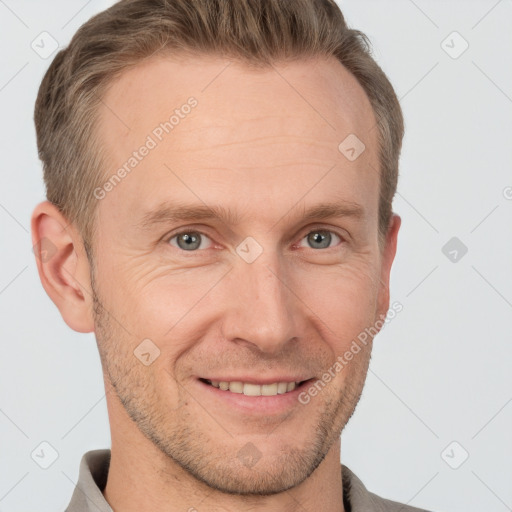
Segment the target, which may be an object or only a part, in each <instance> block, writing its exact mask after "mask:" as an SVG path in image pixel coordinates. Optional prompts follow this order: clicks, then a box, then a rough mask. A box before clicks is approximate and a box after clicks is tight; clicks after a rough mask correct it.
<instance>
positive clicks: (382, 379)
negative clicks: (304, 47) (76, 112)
mask: <svg viewBox="0 0 512 512" xmlns="http://www.w3.org/2000/svg"><path fill="white" fill-rule="evenodd" d="M111 3H113V2H110V1H101V0H91V1H89V2H87V1H85V0H80V1H78V0H73V1H70V0H53V1H51V2H50V1H46V2H36V1H35V0H34V1H28V0H19V1H15V0H0V37H1V40H0V42H1V54H2V65H1V66H0V106H1V112H2V122H1V126H0V130H1V132H0V150H1V152H0V154H1V163H0V169H1V178H2V179H1V184H2V186H1V187H0V228H1V233H2V237H1V241H2V251H1V265H0V312H1V315H2V324H1V325H2V357H1V358H0V375H1V387H0V439H1V451H0V453H1V457H2V458H1V465H0V511H1V512H11V511H13V512H14V511H20V510H38V511H40V512H50V511H56V510H63V509H64V508H65V506H66V505H67V503H68V502H69V499H70V496H71V493H72V491H73V489H74V484H75V482H76V479H77V476H78V465H79V461H80V458H81V456H82V454H83V453H84V452H85V451H87V450H90V449H94V448H102V447H110V434H109V428H108V417H107V410H106V403H105V398H104V388H103V381H102V375H101V368H100V362H99V356H98V353H97V349H96V345H95V339H94V336H93V334H87V335H85V334H78V333H75V332H73V331H72V330H70V329H69V328H68V327H67V326H66V324H65V323H64V322H63V320H62V319H61V317H60V314H59V312H58V310H57V308H56V307H55V306H54V305H53V303H52V302H51V301H50V299H49V298H48V297H47V296H46V294H45V292H44V290H43V288H42V286H41V284H40V281H39V277H38V275H37V269H36V265H35V261H34V256H33V253H32V248H31V239H30V235H29V229H30V223H29V219H30V214H31V212H32V209H33V207H34V206H35V204H36V203H37V202H39V201H41V200H43V199H44V189H43V185H42V174H41V167H40V163H39V161H38V159H37V153H36V144H35V132H34V128H33V121H32V113H33V106H34V101H35V97H36V93H37V89H38V86H39V83H40V80H41V78H42V75H43V73H44V71H45V70H46V68H47V67H48V65H49V63H50V61H51V58H52V57H50V58H48V59H46V60H45V59H43V58H41V57H40V56H39V55H38V54H37V53H36V52H35V51H34V50H33V49H32V48H31V43H32V41H34V40H36V42H37V41H38V39H37V38H38V37H39V34H41V32H43V31H47V32H48V33H49V34H51V36H52V37H53V38H54V39H55V40H57V41H58V43H59V44H60V45H61V46H64V45H66V44H67V42H68V41H69V39H70V38H71V36H72V35H73V33H74V32H75V31H76V29H77V28H78V27H79V26H80V25H81V24H82V23H83V22H84V21H86V20H87V19H88V18H89V17H90V16H92V15H93V14H95V13H96V12H98V11H100V10H103V9H104V8H105V7H107V6H109V5H111ZM339 3H340V6H341V8H342V10H343V12H344V13H345V15H346V18H347V20H348V21H349V23H350V24H351V25H352V26H354V27H355V28H358V29H360V30H362V31H364V32H365V33H366V34H367V35H368V36H369V37H370V39H371V41H372V43H373V45H374V51H375V56H376V58H377V60H378V62H379V63H380V64H381V66H382V67H383V69H384V71H385V72H386V73H387V74H388V76H389V77H390V79H391V82H392V83H393V85H394V86H395V89H396V91H397V93H398V95H399V97H400V99H401V103H402V107H403V109H404V115H405V120H406V137H405V140H404V148H403V153H402V159H401V177H400V181H399V187H398V193H397V196H396V199H395V203H394V209H395V211H396V212H397V213H399V214H400V215H401V216H402V228H401V232H400V235H399V246H398V253H397V257H396V260H395V264H394V269H393V272H392V286H391V288H392V298H391V300H392V301H399V302H400V303H401V304H403V311H402V312H400V313H399V314H398V315H397V316H396V318H395V319H393V321H392V322H390V323H389V324H388V325H387V326H386V327H385V328H384V330H383V331H382V332H381V333H380V334H379V336H378V337H377V339H376V341H375V349H374V354H373V357H372V361H371V365H370V372H369V375H368V379H367V383H366V387H365V390H364V392H363V397H362V399H361V402H360V403H359V405H358V407H357V410H356V413H355V415H354V417H353V418H352V420H351V421H350V423H349V425H348V427H347V428H346V430H345V432H344V435H343V437H342V461H343V462H344V463H345V464H346V465H348V466H349V467H350V468H351V469H352V470H353V471H355V472H356V474H357V475H358V476H359V477H360V478H362V480H363V481H364V483H365V484H366V486H367V487H368V488H369V489H370V490H372V491H373V492H375V493H377V494H380V495H382V496H385V497H388V498H391V499H395V500H398V501H402V502H407V503H410V504H411V505H415V506H420V507H425V508H428V509H432V510H436V511H451V512H456V511H461V512H462V511H464V512H467V511H469V510H475V511H476V510H485V511H486V512H491V511H496V512H502V511H503V512H504V511H507V510H512V485H511V482H512V465H511V462H510V461H511V460H512V438H511V432H512V428H511V427H512V372H511V371H510V366H511V361H512V358H511V355H512V337H511V334H512V327H511V324H512V322H511V320H512V315H511V313H512V270H511V268H512V259H511V255H512V234H511V231H512V230H511V225H512V224H511V220H512V172H511V167H512V165H511V164H512V137H511V136H512V66H511V63H512V60H511V49H512V31H511V30H510V27H511V21H512V2H511V1H510V0H501V1H496V0H492V1H491V0H479V1H467V0H465V1H450V2H446V1H445V2H441V1H436V2H434V1H426V0H416V1H412V0H387V1H383V0H379V1H377V0H375V1H370V0H365V1H361V0H359V1H356V0H350V1H340V2H339ZM454 31H456V32H458V33H459V34H460V36H458V35H456V34H455V35H454V34H452V33H453V32H454ZM45 37H46V36H45ZM443 41H445V42H444V43H443ZM464 41H467V43H468V44H469V47H468V48H467V50H466V51H465V52H464V53H462V54H461V55H460V56H459V55H458V53H460V51H461V50H462V49H464V45H465V43H464ZM450 54H451V55H450ZM454 56H457V58H454ZM452 237H457V238H458V239H459V241H460V242H462V243H463V244H464V245H465V246H466V247H467V249H468V251H467V254H465V255H464V256H462V257H461V254H462V252H461V251H460V247H455V250H456V251H458V252H457V258H458V261H456V262H453V261H450V259H449V258H454V257H455V253H453V252H452V253H451V254H450V253H449V251H453V250H454V248H452V247H448V249H447V250H446V251H445V252H446V253H447V254H448V256H449V257H447V256H446V255H445V254H444V253H443V251H442V248H443V246H444V245H445V244H446V243H447V242H448V241H449V240H450V239H451V238H452ZM456 243H459V242H456ZM459 245H460V244H459ZM43 441H46V442H48V443H50V444H51V445H52V446H53V447H54V448H55V449H56V450H57V452H58V458H57V460H55V462H54V463H53V464H52V465H51V466H50V467H49V468H48V469H42V468H41V467H39V465H38V464H36V462H35V461H34V460H33V459H32V458H31V454H32V453H33V451H34V450H36V449H38V450H40V448H39V447H40V443H41V442H43ZM454 441H455V443H456V444H452V443H453V442H454ZM447 447H448V448H447ZM36 451H37V450H36ZM466 452H467V454H468V458H467V460H465V461H464V462H463V463H462V464H461V462H462V461H463V459H464V457H465V456H466ZM47 453H48V451H47ZM450 465H451V466H453V467H456V466H458V468H457V469H453V468H452V467H450Z"/></svg>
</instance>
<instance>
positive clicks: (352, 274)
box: [299, 263, 378, 352]
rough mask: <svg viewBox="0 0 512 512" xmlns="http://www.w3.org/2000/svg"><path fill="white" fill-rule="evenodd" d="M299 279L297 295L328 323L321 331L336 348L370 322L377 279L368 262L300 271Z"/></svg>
mask: <svg viewBox="0 0 512 512" xmlns="http://www.w3.org/2000/svg"><path fill="white" fill-rule="evenodd" d="M299 282H300V288H299V291H300V293H299V296H300V297H301V299H302V300H303V301H304V303H305V304H306V306H307V307H308V308H309V309H310V310H311V311H312V312H313V313H314V314H315V315H316V316H317V317H318V318H319V321H321V322H323V323H324V324H325V325H326V326H327V330H325V329H326V328H325V327H324V328H323V329H322V331H323V332H325V337H326V339H331V340H333V341H332V342H333V343H336V344H337V345H339V347H338V348H339V350H342V349H343V348H344V346H345V344H346V343H350V341H351V339H352V338H353V337H355V336H357V335H358V334H359V333H360V332H361V331H363V330H364V329H365V328H366V327H368V326H369V325H370V324H371V323H372V322H373V320H374V318H375V313H376V310H377V292H378V286H377V283H378V278H376V277H375V272H374V271H373V270H372V269H371V267H369V266H368V265H365V264H362V263H361V264H358V265H352V266H350V267H348V266H347V267H342V266H340V267H337V268H331V269H328V270H325V269H324V270H322V271H316V272H303V273H302V274H301V276H300V280H299ZM337 352H338V350H337Z"/></svg>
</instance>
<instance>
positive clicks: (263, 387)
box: [199, 378, 313, 397]
mask: <svg viewBox="0 0 512 512" xmlns="http://www.w3.org/2000/svg"><path fill="white" fill-rule="evenodd" d="M199 380H200V381H201V382H203V383H204V384H207V385H209V386H212V387H214V388H217V389H219V390H221V391H226V392H229V393H236V394H239V395H245V396H269V397H272V396H278V395H287V394H289V393H292V392H293V391H295V390H297V389H299V388H301V387H303V386H304V385H305V384H306V383H308V382H310V381H312V380H313V379H307V380H302V381H287V382H284V381H283V382H270V383H265V384H258V383H253V382H242V381H218V380H210V379H203V378H200V379H199Z"/></svg>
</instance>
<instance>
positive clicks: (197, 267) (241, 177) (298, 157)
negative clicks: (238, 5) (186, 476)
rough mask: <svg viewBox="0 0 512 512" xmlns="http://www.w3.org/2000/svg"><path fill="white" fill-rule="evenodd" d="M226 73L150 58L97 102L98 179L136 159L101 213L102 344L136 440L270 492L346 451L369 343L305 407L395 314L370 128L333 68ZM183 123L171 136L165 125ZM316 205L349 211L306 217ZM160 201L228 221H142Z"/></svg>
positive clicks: (163, 216) (98, 284)
mask: <svg viewBox="0 0 512 512" xmlns="http://www.w3.org/2000/svg"><path fill="white" fill-rule="evenodd" d="M226 65H227V61H223V60H220V59H213V58H208V59H206V58H201V59H200V58H197V59H188V60H183V61H178V60H169V59H166V58H158V59H151V60H149V61H146V62H145V63H144V64H141V65H138V66H136V67H134V68H132V69H131V70H129V71H127V72H125V73H124V74H123V75H122V76H121V77H120V79H119V80H117V81H116V82H114V83H113V84H112V87H111V88H110V89H109V91H108V93H107V94H106V96H105V97H104V98H103V101H104V106H103V107H102V109H101V119H102V121H101V126H100V132H99V133H100V134H101V139H102V140H103V143H104V147H105V148H106V150H107V153H108V156H109V160H110V161H109V166H108V170H107V175H106V178H107V179H108V178H109V177H111V176H112V175H113V174H115V173H116V171H117V170H118V169H119V168H120V167H122V166H123V165H124V164H126V163H127V162H128V161H129V159H130V157H132V156H133V152H134V151H138V152H139V154H138V157H137V163H136V164H134V161H133V160H132V161H131V166H132V167H131V170H130V172H129V173H127V174H126V176H124V177H122V179H121V180H118V181H117V182H116V184H115V186H114V187H110V188H111V190H110V191H109V192H108V193H107V194H106V195H105V197H104V198H103V199H101V200H99V204H98V219H97V222H98V223H97V227H98V231H97V235H96V238H95V240H94V249H95V265H96V269H95V274H94V277H95V293H96V302H97V303H96V312H95V314H96V318H95V326H96V336H97V340H98V345H99V350H100V354H101V358H102V364H103V368H104V372H105V375H106V378H107V384H109V383H111V384H112V386H113V389H114V393H113V394H112V395H113V396H111V397H109V399H110V400H113V402H111V403H110V404H109V406H110V410H109V413H110V414H112V411H114V414H116V415H118V416H119V418H121V417H122V416H123V414H124V415H126V413H128V415H129V417H131V419H132V420H133V422H134V423H131V422H129V423H128V425H124V427H123V428H125V429H129V430H130V429H133V430H130V432H131V434H130V435H133V438H134V440H135V438H136V436H137V435H139V434H140V432H142V433H143V434H144V436H145V437H146V438H147V439H149V440H151V441H152V442H153V443H154V445H155V446H157V447H158V448H159V449H160V450H161V452H162V453H163V454H164V455H165V456H167V457H168V458H167V459H166V460H168V461H170V460H171V459H172V460H173V461H174V462H175V463H177V464H178V465H179V466H181V467H182V468H184V469H186V470H187V471H188V472H189V473H190V474H192V475H194V476H195V477H196V478H197V479H198V480H200V481H203V482H205V483H206V484H208V485H209V486H211V487H213V488H217V489H219V490H222V491H224V492H239V493H242V494H251V493H255V494H258V493H259V494H265V493H266V494H271V493H275V492H279V491H282V490H284V489H287V488H290V487H292V486H294V485H297V484H298V483H300V482H302V481H303V480H304V479H305V478H307V477H308V476H309V475H310V474H311V473H312V472H313V471H314V469H315V468H316V467H317V466H318V465H319V464H320V462H321V461H322V460H323V458H324V457H325V455H326V454H327V452H328V451H329V449H330V448H331V447H332V446H333V443H334V442H335V441H336V440H337V439H338V438H339V435H340V433H341V430H342V428H343V427H344V426H345V424H346V422H347V421H348V419H349V417H350V415H351V414H352V412H353V410H354V408H355V406H356V403H357V401H358V399H359V396H360V394H361V390H362V387H363V383H364V380H365V376H366V371H367V367H368V362H369V358H370V349H371V343H368V344H367V345H366V346H362V350H361V351H360V352H359V353H358V354H357V355H354V358H353V360H352V361H351V362H350V364H348V365H346V366H345V367H344V368H343V369H342V370H341V371H339V372H337V373H336V376H335V378H334V379H332V380H331V381H330V382H329V383H328V384H327V385H325V387H323V388H322V389H321V391H319V392H318V394H317V396H315V397H313V398H311V400H310V401H309V402H308V403H307V404H303V403H301V401H300V400H299V399H298V398H299V394H300V392H301V391H304V390H305V389H308V388H309V387H310V386H311V385H312V383H314V382H315V381H316V380H317V379H321V378H322V375H323V374H324V373H325V372H326V371H328V370H329V368H331V367H332V366H333V364H334V362H335V361H336V358H337V357H338V356H340V355H342V354H344V353H345V351H346V350H348V348H349V347H350V344H351V342H352V341H353V340H354V339H356V338H357V336H358V335H359V334H360V333H361V332H362V331H364V330H365V328H368V327H369V326H373V325H374V324H375V322H376V321H377V320H379V318H380V317H379V315H380V314H385V313H386V310H387V307H388V303H387V300H386V287H387V278H388V275H387V274H388V272H387V270H388V269H387V270H386V268H384V267H385V265H384V263H383V261H384V258H383V254H382V253H381V252H380V250H379V246H378V221H377V219H378V196H379V179H378V175H377V173H376V171H375V169H378V156H377V146H376V144H377V139H376V137H377V129H376V128H375V118H374V116H373V113H372V110H371V106H370V103H369V101H368V99H367V97H366V96H365V94H364V92H363V90H362V89H361V87H360V86H359V85H358V84H357V82H356V80H355V79H354V78H353V77H352V76H351V75H350V74H349V73H348V72H347V71H346V70H345V69H344V68H343V67H342V66H341V65H340V64H339V63H338V62H337V61H335V60H334V59H333V60H314V61H302V62H298V63H294V64H290V65H288V66H276V68H275V70H274V69H269V70H265V71H256V70H251V69H249V68H247V67H244V66H242V65H239V64H235V63H232V64H231V65H229V66H228V67H226ZM190 97H194V98H195V100H196V101H197V104H196V105H195V106H193V107H191V108H182V106H183V105H185V104H187V100H188V98H190ZM175 109H178V111H179V113H178V114H176V115H177V117H179V121H178V122H176V119H174V121H173V122H175V123H176V124H175V126H174V128H172V130H171V129H169V126H167V130H168V133H166V131H165V130H163V129H162V127H160V130H158V127H159V126H160V123H163V122H166V121H168V120H169V118H170V116H171V115H173V114H174V113H175V112H174V111H175ZM350 134H355V135H356V136H357V137H358V138H359V139H360V140H361V141H363V142H364V144H365V145H366V149H365V150H364V151H363V152H362V154H361V155H360V156H359V157H358V158H357V159H355V160H353V161H351V159H349V158H347V157H346V156H345V155H344V154H343V153H342V152H340V150H339V149H338V145H339V144H340V143H341V142H342V141H343V140H344V139H345V138H346V137H347V136H349V135H350ZM148 136H149V137H150V138H151V139H152V141H153V143H154V144H153V143H152V142H149V139H148ZM160 139H161V140H160ZM144 144H146V145H147V147H149V148H150V149H149V150H148V151H147V154H146V156H144V157H141V154H140V153H146V152H145V151H142V152H140V151H139V148H140V147H141V146H142V145H144ZM348 154H349V155H350V156H351V153H350V152H349V153H348ZM128 168H130V164H129V165H128ZM106 188H109V187H108V186H107V187H106ZM324 204H334V205H337V206H339V207H341V208H342V209H345V210H346V213H347V214H346V215H332V216H329V217H326V218H322V217H318V216H316V217H313V218H308V219H304V214H305V212H308V211H309V210H311V209H313V208H315V207H318V206H319V205H324ZM163 206H167V208H170V209H173V208H177V207H184V206H191V207H201V208H205V209H206V210H208V208H210V209H211V210H215V211H217V210H218V209H222V212H221V213H222V215H224V214H225V213H226V212H227V211H228V210H229V212H231V213H232V214H233V216H234V217H235V218H231V217H224V216H222V217H220V216H219V217H213V218H190V219H186V218H183V219H180V218H173V215H172V212H171V211H167V213H162V212H160V214H158V215H154V214H153V213H154V212H156V211H157V210H159V209H161V208H162V207H163ZM206 206H207V207H208V208H206ZM357 211H359V215H358V214H357ZM219 215H220V214H219ZM178 234H180V236H176V235H178ZM99 304H101V306H100V305H99ZM143 340H146V341H144V344H143V345H141V346H140V347H139V345H140V344H141V343H142V342H143ZM148 340H150V341H148ZM138 347H139V348H138ZM158 351H159V352H158ZM134 352H135V353H134ZM141 353H142V354H144V355H142V356H141ZM155 357H156V358H155ZM141 360H142V361H141ZM151 361H152V362H151ZM144 363H147V364H144ZM207 379H209V380H214V381H227V382H233V381H238V382H240V381H241V382H246V383H249V384H250V383H252V384H258V383H260V384H262V383H265V384H267V386H266V387H265V388H258V387H254V386H246V388H245V391H246V392H247V393H250V392H251V391H252V392H254V391H255V392H258V390H259V391H260V392H261V391H262V389H263V390H264V392H265V393H270V394H272V393H275V391H276V388H277V389H278V390H281V391H282V390H283V388H282V386H281V387H277V386H272V385H270V384H271V383H278V382H292V381H305V380H308V381H309V382H308V383H306V384H303V385H302V386H301V387H299V388H297V389H295V390H293V391H291V392H289V393H282V394H278V395H276V396H260V397H255V396H245V394H243V393H242V394H240V393H237V392H236V391H237V390H238V391H240V389H239V388H237V385H236V384H234V385H233V386H231V387H232V389H233V390H231V391H230V390H223V389H220V388H215V387H213V386H212V385H210V384H209V383H207V382H205V380H207ZM116 396H117V397H118V399H119V401H117V398H116ZM303 401H304V400H303ZM121 403H122V405H123V406H124V410H123V409H122V406H121V405H120V404H121ZM127 417H128V416H126V418H127ZM111 422H112V418H111ZM135 426H136V427H137V428H138V430H137V428H136V427H135ZM139 431H140V432H139Z"/></svg>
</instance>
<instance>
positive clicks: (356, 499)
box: [341, 464, 430, 512]
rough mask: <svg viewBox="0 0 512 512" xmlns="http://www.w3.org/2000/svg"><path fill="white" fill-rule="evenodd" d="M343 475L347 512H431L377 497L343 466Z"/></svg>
mask: <svg viewBox="0 0 512 512" xmlns="http://www.w3.org/2000/svg"><path fill="white" fill-rule="evenodd" d="M341 474H342V480H343V498H344V501H345V508H346V509H347V512H430V511H428V510H425V509H422V508H416V507H411V506H410V505H406V504H404V503H398V502H397V501H392V500H388V499H385V498H381V497H380V496H377V495H376V494H374V493H372V492H370V491H368V489H366V487H365V486H364V484H363V482H362V481H361V480H360V479H359V478H358V477H357V476H356V475H355V474H354V473H353V472H352V471H351V470H350V469H349V468H348V467H347V466H344V465H343V464H342V465H341Z"/></svg>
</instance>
